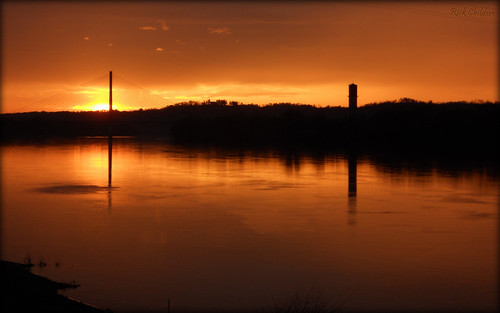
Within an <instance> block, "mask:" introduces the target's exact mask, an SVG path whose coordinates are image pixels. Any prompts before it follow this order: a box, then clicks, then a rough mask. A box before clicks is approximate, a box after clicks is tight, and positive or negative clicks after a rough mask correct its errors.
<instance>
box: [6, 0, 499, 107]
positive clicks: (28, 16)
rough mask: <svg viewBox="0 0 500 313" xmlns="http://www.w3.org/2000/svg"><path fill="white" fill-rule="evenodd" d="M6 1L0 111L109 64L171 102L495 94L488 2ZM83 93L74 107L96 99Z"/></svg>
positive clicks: (493, 97) (99, 72) (494, 97)
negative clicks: (350, 89) (84, 98)
mask: <svg viewBox="0 0 500 313" xmlns="http://www.w3.org/2000/svg"><path fill="white" fill-rule="evenodd" d="M2 6H3V11H2V14H3V16H2V112H14V111H25V110H26V108H28V107H29V108H36V109H41V108H40V106H37V103H46V102H44V101H43V100H44V99H46V98H47V97H49V96H51V95H57V94H58V93H60V92H63V91H67V90H69V89H74V88H77V87H78V86H79V85H80V84H82V83H83V82H86V81H89V80H92V79H94V78H96V77H100V76H103V75H104V76H105V75H106V74H107V73H108V71H109V70H113V73H115V74H116V75H119V76H120V77H123V78H124V79H126V80H128V81H130V82H132V83H134V84H137V85H139V86H141V87H143V88H145V89H147V90H149V91H152V92H154V93H155V94H156V95H158V96H161V97H164V98H165V99H166V100H167V102H168V103H171V104H173V103H177V102H181V101H187V100H196V101H199V100H206V99H208V98H210V99H227V100H235V101H241V102H244V103H257V104H267V103H273V102H294V103H306V104H316V105H322V106H323V105H334V106H336V105H342V106H346V105H347V85H348V84H350V83H352V82H354V83H356V84H358V86H359V87H358V88H359V89H358V92H359V98H358V103H359V104H360V105H362V104H365V103H370V102H375V101H384V100H394V99H399V98H402V97H410V98H415V99H419V100H424V101H427V100H432V101H435V102H440V101H453V100H466V101H469V100H476V99H481V100H490V101H498V99H499V98H498V87H497V85H498V70H497V69H498V59H497V54H498V41H497V40H498V34H497V29H498V14H499V13H498V5H497V4H496V3H495V2H471V1H468V2H452V1H442V2H439V1H438V2H436V3H433V2H429V1H427V2H422V3H418V2H400V1H391V2H375V1H365V2H347V1H322V2H317V3H311V2H305V1H304V2H300V1H291V2H287V1H281V2H270V3H267V2H261V1H258V2H253V3H252V2H250V1H241V2H238V1H226V2H207V1H206V2H192V1H189V2H176V1H165V2H162V1H156V2H151V3H145V2H119V1H118V2H110V3H96V2H85V1H76V2H71V3H63V2H53V3H50V2H42V3H35V2H24V3H23V2H20V3H19V2H11V1H9V2H3V4H2ZM474 10H476V13H474ZM481 10H482V11H481ZM477 12H482V13H483V15H478V13H477ZM104 86H105V85H104ZM78 88H81V87H78ZM79 90H80V92H86V91H85V90H84V88H83V89H79ZM89 92H90V91H89ZM103 99H104V101H105V93H104V97H103ZM92 101H94V103H88V105H87V104H80V107H82V106H83V107H85V106H88V107H90V106H91V105H96V103H97V102H102V101H101V100H95V99H94V100H92ZM56 102H57V101H56ZM59 107H61V108H60V109H70V108H72V107H75V105H74V104H66V103H63V101H59V102H57V103H56V104H54V105H52V106H51V109H59Z"/></svg>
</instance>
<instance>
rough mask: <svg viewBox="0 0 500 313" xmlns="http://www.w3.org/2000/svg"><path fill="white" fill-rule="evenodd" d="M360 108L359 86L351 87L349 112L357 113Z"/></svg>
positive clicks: (353, 85)
mask: <svg viewBox="0 0 500 313" xmlns="http://www.w3.org/2000/svg"><path fill="white" fill-rule="evenodd" d="M357 108H358V85H356V84H350V85H349V110H351V111H355V110H356V109H357Z"/></svg>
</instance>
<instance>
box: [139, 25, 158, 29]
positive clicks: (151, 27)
mask: <svg viewBox="0 0 500 313" xmlns="http://www.w3.org/2000/svg"><path fill="white" fill-rule="evenodd" d="M139 29H140V30H156V27H154V26H149V25H148V26H140V27H139Z"/></svg>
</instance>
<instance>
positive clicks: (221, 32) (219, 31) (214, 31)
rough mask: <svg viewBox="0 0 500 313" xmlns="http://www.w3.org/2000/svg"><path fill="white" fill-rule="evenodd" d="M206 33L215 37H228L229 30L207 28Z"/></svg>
mask: <svg viewBox="0 0 500 313" xmlns="http://www.w3.org/2000/svg"><path fill="white" fill-rule="evenodd" d="M208 32H209V33H210V34H216V35H230V34H231V31H230V30H229V27H216V28H213V27H209V28H208Z"/></svg>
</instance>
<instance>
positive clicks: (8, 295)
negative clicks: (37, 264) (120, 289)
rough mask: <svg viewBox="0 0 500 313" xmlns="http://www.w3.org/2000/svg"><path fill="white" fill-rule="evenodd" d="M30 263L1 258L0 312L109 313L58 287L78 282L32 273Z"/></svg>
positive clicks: (71, 286)
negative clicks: (55, 279)
mask: <svg viewBox="0 0 500 313" xmlns="http://www.w3.org/2000/svg"><path fill="white" fill-rule="evenodd" d="M31 266H32V265H31V264H22V263H15V262H9V261H4V260H0V273H1V275H2V282H1V284H2V298H1V299H2V301H1V309H2V312H79V313H98V312H111V311H109V310H101V309H99V308H96V307H94V306H91V305H89V304H85V303H83V302H80V301H78V300H75V299H71V298H69V297H65V296H63V295H60V294H59V293H58V291H59V290H64V289H68V288H77V287H79V285H76V284H72V283H61V282H56V281H52V280H50V279H48V278H45V277H42V276H39V275H36V274H33V273H32V272H31V271H30V269H31Z"/></svg>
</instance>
